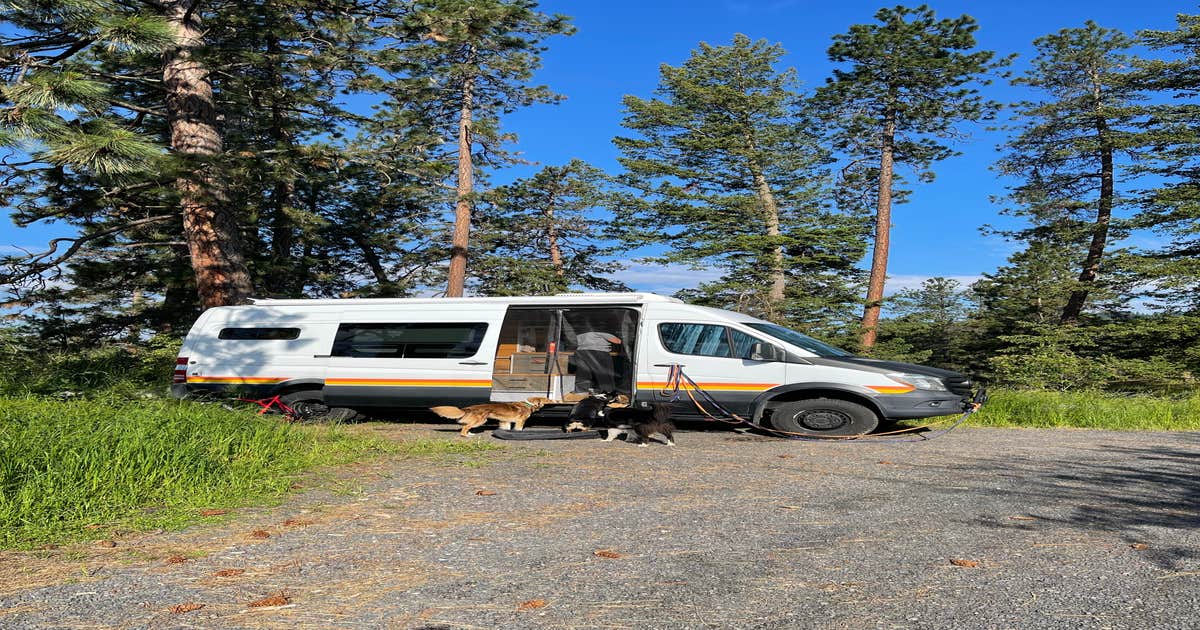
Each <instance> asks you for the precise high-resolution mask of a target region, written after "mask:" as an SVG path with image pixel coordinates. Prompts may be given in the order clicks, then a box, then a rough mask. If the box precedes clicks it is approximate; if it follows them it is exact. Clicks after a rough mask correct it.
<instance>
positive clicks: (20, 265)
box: [0, 214, 178, 284]
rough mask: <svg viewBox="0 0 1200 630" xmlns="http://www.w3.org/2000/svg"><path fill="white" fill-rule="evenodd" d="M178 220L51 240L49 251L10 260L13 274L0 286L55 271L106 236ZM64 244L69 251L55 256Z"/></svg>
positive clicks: (154, 220) (0, 279)
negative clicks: (67, 244)
mask: <svg viewBox="0 0 1200 630" xmlns="http://www.w3.org/2000/svg"><path fill="white" fill-rule="evenodd" d="M177 218H178V215H174V214H167V215H159V216H153V217H146V218H144V219H137V220H134V221H130V222H128V223H123V224H121V225H117V226H114V227H111V228H108V229H106V230H101V231H99V232H93V233H92V234H87V235H84V236H78V237H65V236H64V237H60V238H55V239H51V241H50V243H49V244H47V247H48V248H49V249H47V250H46V251H44V252H40V253H37V254H35V253H33V252H26V253H27V254H28V255H27V256H26V257H24V258H17V259H9V260H8V261H7V262H8V265H9V267H10V268H11V269H13V272H12V273H9V274H4V275H0V284H17V283H18V282H22V281H24V280H27V279H29V278H31V277H33V276H37V275H40V274H42V273H43V272H45V271H47V270H50V269H53V268H55V267H57V266H59V265H61V264H62V263H64V262H66V261H67V260H68V259H70V258H71V257H72V256H74V255H75V254H77V253H78V252H79V250H81V249H82V248H83V246H84V245H87V244H88V243H89V242H91V241H94V240H96V239H100V238H104V237H106V236H112V235H113V234H118V233H120V232H123V231H125V230H128V229H130V228H135V227H138V226H141V225H146V224H150V223H158V222H161V221H168V220H175V219H177ZM63 243H70V245H69V246H68V247H67V249H66V250H65V251H64V252H63V253H61V254H59V255H57V256H55V254H56V253H57V252H58V248H59V246H60V245H61V244H63ZM52 256H53V258H51V257H52Z"/></svg>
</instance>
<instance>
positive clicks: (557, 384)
mask: <svg viewBox="0 0 1200 630" xmlns="http://www.w3.org/2000/svg"><path fill="white" fill-rule="evenodd" d="M638 315H639V313H638V311H637V309H634V308H627V307H610V306H605V307H574V308H566V307H510V308H509V309H508V313H507V314H506V315H505V317H504V323H503V324H502V325H501V327H500V340H499V343H498V344H497V346H496V358H495V362H494V364H493V365H494V371H493V373H492V392H491V393H492V400H494V401H517V400H525V399H527V398H530V397H533V396H544V397H546V398H550V399H551V400H555V401H560V402H572V401H575V400H579V399H581V398H583V397H584V396H586V395H587V394H586V392H577V391H576V389H577V387H576V386H577V384H578V383H577V377H578V376H579V366H578V364H577V361H576V356H575V355H576V351H577V349H578V348H579V345H580V343H581V339H580V335H584V334H585V333H588V332H603V333H607V334H609V335H612V336H613V337H614V338H616V339H618V340H620V342H621V343H614V344H612V348H611V351H610V352H609V356H611V357H612V364H613V365H612V370H613V376H614V383H615V384H616V390H617V391H618V392H622V393H625V394H629V393H630V392H631V391H632V389H633V374H634V370H633V366H632V363H633V362H632V360H631V358H630V357H632V356H636V355H634V348H635V347H636V342H637V323H638ZM585 339H586V337H585Z"/></svg>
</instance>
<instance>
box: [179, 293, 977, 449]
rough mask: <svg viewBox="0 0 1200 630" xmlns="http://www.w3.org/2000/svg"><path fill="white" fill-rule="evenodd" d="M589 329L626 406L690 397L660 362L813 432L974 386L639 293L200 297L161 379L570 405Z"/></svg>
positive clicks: (389, 405)
mask: <svg viewBox="0 0 1200 630" xmlns="http://www.w3.org/2000/svg"><path fill="white" fill-rule="evenodd" d="M595 332H600V333H604V334H603V335H601V337H605V338H608V339H610V340H611V341H612V343H610V344H608V345H609V346H610V348H609V351H608V354H609V356H611V359H612V361H611V370H612V372H611V374H612V376H613V378H614V380H613V383H614V385H615V389H616V390H617V391H619V392H623V393H626V394H628V395H629V396H630V397H631V398H632V400H633V404H634V405H648V404H649V403H652V402H656V401H667V400H671V399H672V398H675V405H676V412H677V415H678V417H681V418H687V417H689V416H697V415H698V414H699V412H698V411H697V409H696V407H695V405H694V404H693V403H692V401H691V399H690V398H689V397H688V396H686V395H673V393H672V392H670V391H668V390H667V389H666V385H667V382H666V381H667V377H668V371H669V370H670V368H671V366H673V365H679V366H682V370H683V372H684V373H685V374H686V375H687V376H688V377H690V378H691V380H692V381H694V382H695V383H696V384H697V385H698V386H699V387H700V388H701V389H703V390H704V391H705V392H707V393H708V394H710V395H711V396H712V397H713V398H714V399H716V400H717V401H718V402H719V403H720V404H721V405H722V406H724V407H725V408H726V409H728V410H729V411H731V412H733V413H736V414H738V415H740V416H742V417H744V418H746V419H749V420H752V421H753V422H756V423H761V424H765V425H768V426H772V427H774V428H777V429H780V430H783V431H790V432H799V433H810V434H815V435H855V434H861V433H867V432H869V431H871V430H872V429H874V428H875V427H876V425H877V424H878V423H879V421H880V420H881V419H893V420H895V419H910V418H924V417H930V416H942V415H950V414H956V413H960V412H961V411H962V410H963V408H964V406H965V405H966V403H967V401H968V398H969V397H970V395H971V382H970V381H969V380H968V379H967V378H966V377H965V376H963V375H961V374H957V373H954V372H949V371H946V370H941V369H937V368H932V367H925V366H919V365H911V364H906V363H895V362H889V361H878V360H873V359H867V358H862V357H855V356H852V355H851V354H850V353H848V352H846V351H844V350H840V349H838V348H835V347H832V346H829V345H827V344H824V343H822V342H820V341H817V340H816V339H813V338H811V337H808V336H806V335H803V334H801V333H798V332H795V331H793V330H789V329H787V328H783V327H781V326H777V325H775V324H772V323H770V322H766V321H763V320H760V319H755V318H753V317H749V316H747V315H742V314H739V313H734V312H731V311H724V310H719V309H713V308H705V307H701V306H692V305H689V304H685V303H683V302H681V301H679V300H677V299H674V298H668V297H662V296H659V295H654V294H648V293H578V294H562V295H556V296H546V297H513V298H453V299H446V298H441V299H436V298H434V299H344V300H338V299H328V300H255V302H254V304H252V305H248V306H230V307H221V308H213V309H209V310H208V311H205V312H204V314H203V315H201V316H200V319H199V320H197V321H196V323H195V325H194V326H193V327H192V329H191V332H189V333H188V336H187V339H185V340H184V342H183V348H182V350H181V351H180V354H179V358H178V363H177V365H176V370H175V378H174V385H173V387H172V391H173V392H174V394H175V395H176V396H180V397H183V396H189V395H194V394H197V393H203V392H213V391H221V390H233V391H238V392H242V393H245V394H252V395H256V396H272V395H275V394H279V395H281V398H282V400H283V401H284V402H286V403H288V404H290V405H291V406H293V407H295V408H296V409H297V411H299V412H300V413H302V414H305V415H309V416H312V417H314V418H320V417H329V418H347V417H350V416H353V415H355V414H356V413H357V412H364V413H370V412H371V410H373V409H375V410H380V409H385V408H386V409H396V408H417V407H430V406H433V405H459V406H462V405H470V404H475V403H482V402H488V401H517V400H525V399H527V398H530V397H533V396H544V397H548V398H551V399H553V400H556V401H561V402H562V403H564V404H568V403H570V402H572V401H574V400H578V399H580V398H582V397H583V396H584V395H586V394H585V391H586V390H587V389H589V388H592V387H594V386H595V384H594V383H592V382H584V380H585V378H586V380H588V381H594V380H595V378H594V377H593V376H592V375H591V374H590V373H588V374H585V373H584V372H585V370H584V369H583V368H584V367H586V368H587V370H592V369H593V368H592V367H591V366H585V365H584V362H583V359H584V358H585V356H586V355H585V353H584V352H583V351H579V353H578V354H579V356H576V354H577V350H580V344H581V343H593V342H594V341H595V338H596V336H595V335H590V336H589V335H586V333H595ZM581 337H582V339H581ZM589 339H590V340H591V341H586V340H589ZM590 350H591V351H592V352H595V351H596V350H595V348H594V347H592V348H591V349H590Z"/></svg>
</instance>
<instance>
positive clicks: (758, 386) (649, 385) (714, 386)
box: [637, 381, 779, 392]
mask: <svg viewBox="0 0 1200 630" xmlns="http://www.w3.org/2000/svg"><path fill="white" fill-rule="evenodd" d="M637 385H638V389H665V388H666V387H667V383H666V382H654V381H638V384H637ZM696 385H698V386H699V387H700V389H704V390H708V391H718V392H764V391H766V390H768V389H771V388H772V387H777V386H778V385H779V383H696ZM679 388H680V389H692V386H691V385H690V384H688V383H683V384H681V385H680V387H679Z"/></svg>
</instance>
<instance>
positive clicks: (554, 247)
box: [542, 172, 567, 280]
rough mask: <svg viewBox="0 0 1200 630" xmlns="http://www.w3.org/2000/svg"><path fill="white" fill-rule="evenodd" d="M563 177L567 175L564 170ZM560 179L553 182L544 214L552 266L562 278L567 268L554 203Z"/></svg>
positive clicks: (556, 200) (558, 276)
mask: <svg viewBox="0 0 1200 630" xmlns="http://www.w3.org/2000/svg"><path fill="white" fill-rule="evenodd" d="M562 176H563V177H567V175H566V173H565V172H564V173H563V175H562ZM559 183H561V182H560V181H555V182H554V183H553V184H551V189H550V194H549V196H547V197H546V207H545V208H544V209H543V210H542V216H544V217H545V218H546V241H547V244H548V246H549V248H550V266H551V267H553V268H554V275H555V277H557V278H559V279H560V280H561V279H562V278H564V277H565V276H566V272H567V270H566V269H565V268H564V267H563V257H562V248H560V247H559V245H558V224H556V223H555V222H554V204H555V203H557V202H558V184H559Z"/></svg>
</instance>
